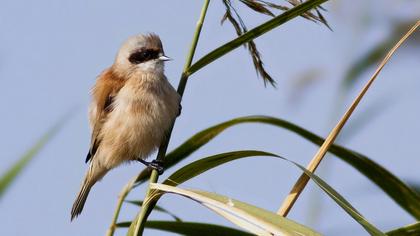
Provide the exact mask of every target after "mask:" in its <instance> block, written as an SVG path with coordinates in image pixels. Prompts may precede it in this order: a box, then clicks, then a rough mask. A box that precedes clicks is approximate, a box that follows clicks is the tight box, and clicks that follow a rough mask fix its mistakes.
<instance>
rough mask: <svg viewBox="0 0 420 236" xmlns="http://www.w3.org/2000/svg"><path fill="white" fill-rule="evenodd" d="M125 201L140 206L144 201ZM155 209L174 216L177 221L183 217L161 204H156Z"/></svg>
mask: <svg viewBox="0 0 420 236" xmlns="http://www.w3.org/2000/svg"><path fill="white" fill-rule="evenodd" d="M125 202H128V203H131V204H133V205H136V206H139V207H141V206H142V205H143V201H125ZM153 210H155V211H160V212H162V213H165V214H167V215H169V216H170V217H172V218H173V219H174V220H175V221H177V222H181V221H182V220H181V218H179V217H178V216H177V215H175V214H174V213H172V212H170V211H168V210H166V209H165V208H163V207H161V206H157V205H156V206H154V207H153Z"/></svg>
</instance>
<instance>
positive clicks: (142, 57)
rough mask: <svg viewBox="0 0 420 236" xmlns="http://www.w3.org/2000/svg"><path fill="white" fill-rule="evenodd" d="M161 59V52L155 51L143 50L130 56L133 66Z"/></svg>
mask: <svg viewBox="0 0 420 236" xmlns="http://www.w3.org/2000/svg"><path fill="white" fill-rule="evenodd" d="M158 57H159V51H158V50H154V49H142V50H140V51H137V52H134V53H132V54H131V55H130V57H129V58H128V60H129V61H130V62H131V63H133V64H140V63H143V62H146V61H150V60H153V59H156V58H158Z"/></svg>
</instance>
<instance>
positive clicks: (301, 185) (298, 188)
mask: <svg viewBox="0 0 420 236" xmlns="http://www.w3.org/2000/svg"><path fill="white" fill-rule="evenodd" d="M419 25H420V21H417V23H416V24H415V25H414V26H412V27H411V28H410V30H409V31H408V32H407V33H406V34H405V35H404V36H403V37H402V38H401V39H400V40H399V41H398V43H397V44H395V46H394V47H393V48H392V49H391V50H390V51H389V52H388V54H387V55H386V56H385V58H384V59H383V61H382V62H381V64H380V65H379V66H378V68H377V69H376V71H375V73H373V75H372V77H371V78H370V79H369V81H368V82H367V83H366V85H365V86H364V87H363V88H362V90H361V91H360V93H359V94H358V95H357V97H356V98H355V99H354V101H353V103H352V104H351V105H350V107H349V108H348V109H347V111H346V112H345V113H344V115H343V116H342V118H341V119H340V121H339V122H338V123H337V124H336V126H335V127H334V128H333V129H332V130H331V132H330V133H329V134H328V136H327V138H326V139H325V141H324V143H323V144H322V145H321V147H320V148H319V149H318V151H317V153H316V154H315V156H314V157H313V158H312V160H311V161H310V162H309V164H308V167H307V169H308V170H309V171H310V172H314V171H315V170H316V168H317V167H318V165H319V164H320V163H321V161H322V159H323V158H324V156H325V154H326V153H327V151H328V149H329V148H330V146H331V145H332V144H333V143H334V141H335V139H336V138H337V136H338V135H339V133H340V132H341V129H342V128H343V127H344V125H345V124H346V122H347V121H348V119H349V118H350V116H351V115H352V114H353V112H354V110H355V109H356V107H357V106H358V105H359V103H360V101H361V100H362V98H363V96H364V95H365V94H366V92H367V91H368V90H369V88H370V86H371V85H372V84H373V82H374V81H375V79H376V78H377V76H378V75H379V73H380V72H381V71H382V69H383V68H384V66H385V65H386V63H387V62H388V61H389V60H390V59H391V57H392V55H393V54H394V53H395V51H396V50H397V49H398V48H399V47H400V46H401V45H402V44H403V43H404V41H405V40H406V39H407V38H408V37H409V36H410V35H411V34H412V33H413V32H414V31H415V30H416V29H417V27H418V26H419ZM308 181H309V177H308V176H307V175H305V174H303V175H301V176H300V177H299V179H298V180H297V181H296V183H295V185H294V186H293V188H292V190H291V191H290V193H289V195H288V196H287V197H286V199H285V200H284V201H283V204H282V205H281V207H280V209H279V210H278V212H277V213H278V214H280V215H282V216H286V215H287V214H288V213H289V211H290V209H291V208H292V207H293V205H294V203H295V202H296V200H297V199H298V198H299V195H300V194H301V193H302V191H303V189H305V187H306V184H307V183H308Z"/></svg>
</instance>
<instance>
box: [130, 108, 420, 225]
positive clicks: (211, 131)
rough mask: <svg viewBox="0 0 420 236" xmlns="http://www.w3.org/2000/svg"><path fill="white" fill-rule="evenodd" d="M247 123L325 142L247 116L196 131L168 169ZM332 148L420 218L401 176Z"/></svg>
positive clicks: (419, 203)
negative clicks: (230, 129) (213, 140)
mask: <svg viewBox="0 0 420 236" xmlns="http://www.w3.org/2000/svg"><path fill="white" fill-rule="evenodd" d="M244 123H263V124H268V125H273V126H276V127H279V128H283V129H286V130H289V131H291V132H293V133H295V134H297V135H299V136H301V137H302V138H305V139H306V140H308V141H310V142H312V143H314V144H316V145H318V146H320V145H321V144H322V143H323V142H324V139H322V138H321V137H320V136H318V135H316V134H314V133H311V132H309V131H308V130H306V129H304V128H302V127H300V126H298V125H295V124H293V123H290V122H288V121H286V120H282V119H278V118H275V117H269V116H246V117H240V118H236V119H232V120H229V121H226V122H223V123H220V124H218V125H215V126H213V127H210V128H207V129H205V130H203V131H201V132H199V133H197V134H195V135H194V136H192V137H191V138H190V139H188V140H187V141H185V142H184V143H183V144H181V145H180V146H179V147H177V148H176V149H174V150H173V151H172V152H170V153H169V154H168V155H167V156H166V158H165V168H166V169H168V168H171V167H172V166H174V165H175V164H177V163H178V162H180V161H181V160H183V159H185V158H187V157H188V156H190V155H191V154H192V153H193V152H195V151H196V150H198V149H199V148H200V147H202V146H204V145H205V144H206V143H208V142H210V141H211V140H212V139H213V138H215V137H216V136H217V135H219V134H220V133H222V132H223V131H224V130H226V129H227V128H230V127H232V126H236V125H239V124H244ZM328 151H329V152H330V153H332V154H334V155H335V156H337V157H338V158H340V159H341V160H343V161H345V162H346V163H348V164H350V165H351V166H352V167H354V168H355V169H356V170H358V171H359V172H360V173H361V174H363V175H364V176H366V177H367V178H369V179H370V180H371V181H372V182H373V183H375V184H376V185H377V186H378V187H380V188H381V189H382V190H383V191H384V192H385V193H386V194H387V195H388V196H389V197H391V198H392V199H393V200H394V201H395V202H396V203H397V204H398V205H399V206H400V207H401V208H402V209H404V210H406V211H407V212H408V213H409V214H411V215H412V216H413V217H415V218H416V219H420V196H419V194H417V193H416V192H415V191H413V190H412V189H411V188H410V187H409V186H408V185H406V184H405V183H404V182H403V181H401V180H400V179H399V178H398V177H396V176H395V175H393V174H392V173H391V172H389V171H388V170H386V169H385V168H383V167H382V166H381V165H379V164H378V163H376V162H374V161H373V160H371V159H369V158H368V157H367V156H365V155H363V154H360V153H357V152H354V151H351V150H349V149H346V148H344V147H342V146H339V145H335V144H333V145H332V146H331V147H330V148H329V150H328ZM148 175H150V170H149V169H145V170H143V171H142V172H141V173H140V174H139V175H138V177H137V184H141V183H143V182H144V181H145V180H146V179H147V177H148Z"/></svg>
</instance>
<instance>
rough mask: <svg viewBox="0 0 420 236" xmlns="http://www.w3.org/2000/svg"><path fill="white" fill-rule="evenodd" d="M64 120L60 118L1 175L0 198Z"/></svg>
mask: <svg viewBox="0 0 420 236" xmlns="http://www.w3.org/2000/svg"><path fill="white" fill-rule="evenodd" d="M63 124H64V120H60V121H59V122H58V123H57V124H55V125H54V126H53V127H51V128H50V129H49V130H48V131H47V132H46V133H45V134H44V135H42V136H41V138H40V139H38V141H37V142H36V143H35V144H34V145H33V146H32V147H31V148H29V149H28V150H27V151H26V152H25V153H24V154H23V155H22V157H21V158H20V159H19V160H18V161H17V162H16V163H15V164H14V165H12V166H11V167H10V168H9V170H7V171H6V172H5V173H4V174H3V175H2V176H1V177H0V198H1V197H2V196H3V195H4V194H5V191H6V190H7V188H8V187H9V186H10V185H11V184H12V183H13V181H14V180H15V179H16V177H17V176H18V175H19V174H20V173H21V172H22V171H23V169H24V168H25V167H26V166H27V165H28V164H29V162H30V161H31V160H32V159H33V158H34V157H35V156H36V155H37V154H38V153H39V151H40V150H41V149H42V148H43V147H45V145H46V144H47V143H48V142H49V141H50V140H51V139H52V138H53V137H54V135H55V134H57V132H58V131H59V130H60V128H61V127H62V126H63Z"/></svg>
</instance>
